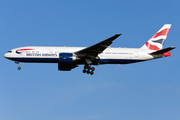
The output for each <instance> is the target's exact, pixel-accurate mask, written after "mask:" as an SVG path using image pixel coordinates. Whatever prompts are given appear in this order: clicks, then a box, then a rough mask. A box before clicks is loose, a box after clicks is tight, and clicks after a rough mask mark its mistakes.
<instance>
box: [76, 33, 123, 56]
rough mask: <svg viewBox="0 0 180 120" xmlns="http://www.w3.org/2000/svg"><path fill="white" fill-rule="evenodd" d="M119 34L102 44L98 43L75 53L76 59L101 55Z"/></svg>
mask: <svg viewBox="0 0 180 120" xmlns="http://www.w3.org/2000/svg"><path fill="white" fill-rule="evenodd" d="M120 35H121V34H116V35H114V36H112V37H110V38H108V39H106V40H104V41H102V42H99V43H97V44H95V45H92V46H90V47H87V48H85V49H82V50H80V51H77V52H75V54H76V55H77V56H78V57H81V58H91V59H93V58H96V57H97V56H98V54H100V53H102V52H103V51H104V50H105V49H106V48H107V47H108V46H110V45H111V44H112V41H113V40H115V39H116V38H117V37H119V36H120Z"/></svg>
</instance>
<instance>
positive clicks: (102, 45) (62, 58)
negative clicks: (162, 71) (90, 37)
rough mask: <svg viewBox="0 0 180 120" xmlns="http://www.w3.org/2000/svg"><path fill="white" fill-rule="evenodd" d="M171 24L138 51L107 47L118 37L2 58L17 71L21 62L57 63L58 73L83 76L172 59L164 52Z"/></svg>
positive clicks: (25, 50) (14, 52)
mask: <svg viewBox="0 0 180 120" xmlns="http://www.w3.org/2000/svg"><path fill="white" fill-rule="evenodd" d="M170 27H171V24H165V25H164V26H163V27H162V28H161V29H160V30H159V31H157V33H155V35H154V36H153V37H151V38H150V39H149V40H148V41H147V42H146V43H145V44H144V45H143V46H142V47H141V48H111V47H110V45H111V44H112V43H113V41H114V40H115V39H116V38H118V37H119V36H120V35H121V34H115V35H114V36H112V37H110V38H108V39H106V40H104V41H102V42H99V43H97V44H95V45H92V46H90V47H45V46H27V47H19V48H15V49H12V50H10V51H8V52H7V53H5V54H4V57H5V58H7V59H10V60H13V61H15V63H16V64H17V65H18V70H20V69H21V67H20V62H27V63H58V70H61V71H71V69H74V68H76V67H78V66H79V65H84V68H83V73H87V74H90V75H93V74H94V70H95V67H92V66H93V65H94V66H98V65H103V64H129V63H136V62H142V61H147V60H152V59H157V58H163V57H167V56H171V52H169V51H171V50H172V49H174V48H176V47H168V48H165V49H162V48H163V44H164V41H165V39H166V37H167V35H168V32H169V30H170Z"/></svg>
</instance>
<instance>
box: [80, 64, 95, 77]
mask: <svg viewBox="0 0 180 120" xmlns="http://www.w3.org/2000/svg"><path fill="white" fill-rule="evenodd" d="M94 70H95V67H91V66H90V65H84V70H83V73H87V74H91V75H93V74H94Z"/></svg>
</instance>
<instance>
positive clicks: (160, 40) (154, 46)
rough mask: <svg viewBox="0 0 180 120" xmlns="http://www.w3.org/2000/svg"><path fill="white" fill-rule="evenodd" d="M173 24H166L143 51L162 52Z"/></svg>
mask: <svg viewBox="0 0 180 120" xmlns="http://www.w3.org/2000/svg"><path fill="white" fill-rule="evenodd" d="M170 27H171V24H165V25H164V26H163V27H162V28H161V29H160V30H159V31H158V32H157V33H156V34H155V35H154V36H153V37H152V38H150V39H149V40H148V41H147V42H146V43H145V44H144V45H143V46H142V47H141V49H148V50H161V49H162V48H163V44H164V41H165V39H166V37H167V35H168V32H169V30H170Z"/></svg>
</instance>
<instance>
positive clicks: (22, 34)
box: [0, 0, 180, 120]
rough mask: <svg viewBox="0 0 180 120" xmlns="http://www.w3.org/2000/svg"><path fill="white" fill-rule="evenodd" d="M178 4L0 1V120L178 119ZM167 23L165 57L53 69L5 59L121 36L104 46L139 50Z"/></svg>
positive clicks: (176, 1) (174, 0)
mask: <svg viewBox="0 0 180 120" xmlns="http://www.w3.org/2000/svg"><path fill="white" fill-rule="evenodd" d="M179 6H180V1H179V0H163V1H162V0H158V1H157V0H149V1H146V0H136V1H134V0H121V1H119V0H113V1H112V0H111V1H110V0H87V1H85V0H78V1H77V0H0V41H1V44H0V48H1V51H0V66H1V69H0V75H1V79H0V120H72V119H73V120H110V119H113V120H160V119H162V120H179V119H180V102H179V101H180V73H179V70H180V62H179V59H180V57H179V48H180V40H179V37H178V35H179V34H180V23H179V21H180V14H179V11H180V7H179ZM164 24H172V27H171V29H170V31H169V34H168V37H167V39H166V41H165V44H164V48H166V47H170V46H176V47H177V48H176V49H174V50H172V56H170V57H166V58H160V59H156V60H151V61H146V62H140V63H134V64H127V65H100V66H97V67H96V70H95V74H94V75H87V74H83V73H82V70H83V66H82V65H81V66H79V67H78V68H76V69H73V70H72V71H70V72H64V71H58V65H57V64H56V63H49V64H48V63H21V68H22V69H21V70H20V71H19V70H17V65H16V64H15V62H14V61H10V60H8V59H5V58H4V56H3V55H4V54H5V53H6V52H7V51H8V50H10V49H13V48H17V47H23V46H70V47H71V46H72V47H75V46H79V47H88V46H91V45H93V44H96V43H98V42H100V41H102V40H105V39H107V38H109V37H111V36H113V35H114V34H116V33H122V35H121V36H120V37H119V38H117V39H116V40H115V41H114V42H113V44H112V45H111V47H127V48H128V47H129V48H139V47H141V46H142V45H143V44H144V43H145V42H146V41H147V40H148V39H149V38H151V37H152V36H153V35H154V34H155V33H156V32H157V31H158V30H159V29H160V28H161V27H162V26H163V25H164Z"/></svg>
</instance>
